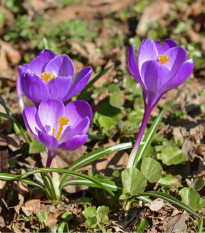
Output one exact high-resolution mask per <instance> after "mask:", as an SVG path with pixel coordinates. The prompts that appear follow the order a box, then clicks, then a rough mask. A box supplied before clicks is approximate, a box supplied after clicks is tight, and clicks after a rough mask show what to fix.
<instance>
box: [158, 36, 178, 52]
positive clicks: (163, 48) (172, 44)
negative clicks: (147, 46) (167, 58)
mask: <svg viewBox="0 0 205 233" xmlns="http://www.w3.org/2000/svg"><path fill="white" fill-rule="evenodd" d="M155 45H156V47H157V50H158V54H159V55H164V53H165V52H166V51H167V50H168V49H170V48H173V47H176V46H177V43H176V42H175V41H174V40H171V39H166V40H165V41H164V43H163V45H161V43H160V41H156V42H155Z"/></svg>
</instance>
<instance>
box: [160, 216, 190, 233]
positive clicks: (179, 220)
mask: <svg viewBox="0 0 205 233" xmlns="http://www.w3.org/2000/svg"><path fill="white" fill-rule="evenodd" d="M188 219H189V214H188V213H187V212H185V213H183V214H181V215H176V216H174V217H170V218H169V219H168V221H167V222H166V223H164V225H163V229H165V230H164V231H165V232H167V233H168V232H170V233H171V232H187V223H186V222H187V220H188Z"/></svg>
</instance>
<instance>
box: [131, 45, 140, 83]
mask: <svg viewBox="0 0 205 233" xmlns="http://www.w3.org/2000/svg"><path fill="white" fill-rule="evenodd" d="M134 46H135V45H131V46H130V48H129V52H128V69H129V71H130V73H131V75H132V76H133V77H134V78H135V80H136V81H137V82H139V83H140V84H141V85H143V83H142V80H141V77H140V73H139V69H138V64H137V61H136V59H135V48H134Z"/></svg>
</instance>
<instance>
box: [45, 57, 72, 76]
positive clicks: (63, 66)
mask: <svg viewBox="0 0 205 233" xmlns="http://www.w3.org/2000/svg"><path fill="white" fill-rule="evenodd" d="M45 72H48V73H52V75H54V76H56V77H59V76H62V77H68V76H71V77H72V78H73V77H74V66H73V62H72V61H71V59H70V58H69V57H68V56H67V55H57V56H56V57H54V58H53V59H52V60H50V61H49V62H48V64H47V65H46V68H45Z"/></svg>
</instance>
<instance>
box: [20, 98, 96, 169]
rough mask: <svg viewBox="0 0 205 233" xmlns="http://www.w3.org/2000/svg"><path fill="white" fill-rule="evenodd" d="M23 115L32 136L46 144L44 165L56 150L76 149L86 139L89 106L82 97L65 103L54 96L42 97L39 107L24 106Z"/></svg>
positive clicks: (50, 160)
mask: <svg viewBox="0 0 205 233" xmlns="http://www.w3.org/2000/svg"><path fill="white" fill-rule="evenodd" d="M23 118H24V121H25V124H26V126H27V128H28V129H29V130H30V131H31V132H32V133H33V134H34V136H35V138H36V139H37V140H38V141H40V142H41V143H42V144H44V145H45V146H46V148H47V152H48V159H47V164H46V166H47V167H50V165H51V162H52V160H53V158H54V157H55V155H56V153H57V152H58V151H59V150H70V151H73V150H76V149H77V148H79V147H81V146H82V145H83V144H84V143H85V142H86V140H87V138H88V135H87V132H88V129H89V126H90V123H91V120H92V109H91V107H90V105H89V104H88V103H87V102H85V101H83V100H76V101H73V102H70V103H68V104H67V105H66V106H64V104H63V103H62V102H61V101H59V100H56V99H48V100H44V101H42V102H41V103H40V105H39V107H38V109H37V108H35V107H26V108H25V109H24V111H23Z"/></svg>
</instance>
